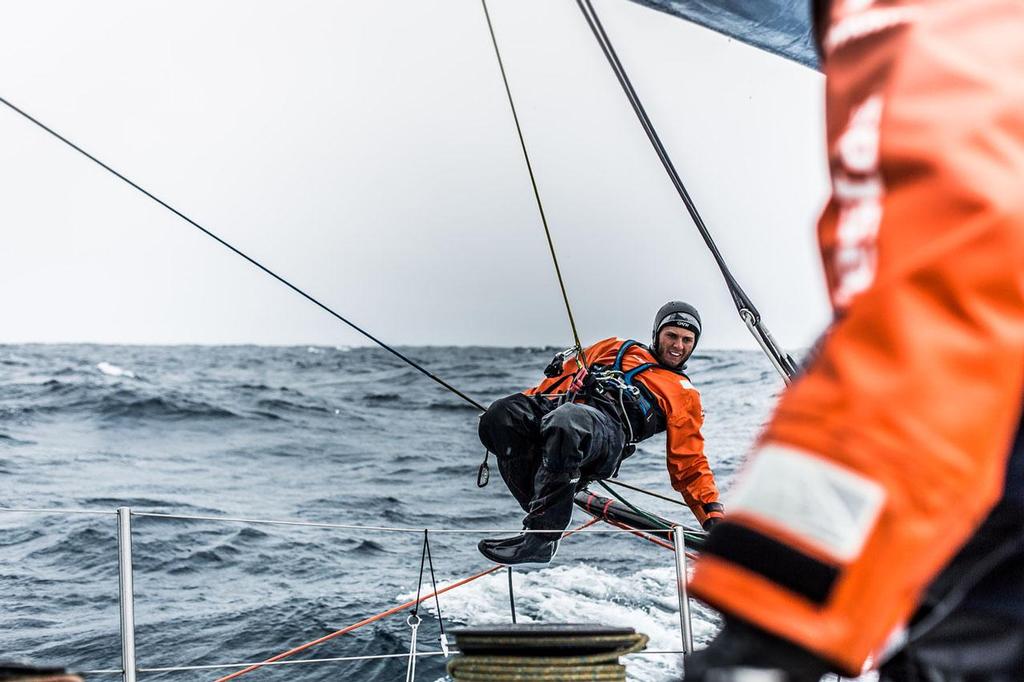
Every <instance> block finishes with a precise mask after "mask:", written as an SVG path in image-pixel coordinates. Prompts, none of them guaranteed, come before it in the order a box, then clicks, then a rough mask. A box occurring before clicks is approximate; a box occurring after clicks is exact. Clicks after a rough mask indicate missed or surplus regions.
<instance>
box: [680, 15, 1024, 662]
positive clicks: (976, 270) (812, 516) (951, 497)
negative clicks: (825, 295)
mask: <svg viewBox="0 0 1024 682" xmlns="http://www.w3.org/2000/svg"><path fill="white" fill-rule="evenodd" d="M833 5H834V7H833V9H832V12H831V16H830V17H828V18H827V21H826V22H825V24H826V26H827V32H826V33H825V34H824V36H823V38H824V39H823V43H824V53H825V57H824V64H825V70H826V77H827V79H826V100H827V103H826V109H827V125H828V131H827V132H828V149H829V160H830V166H831V174H832V186H833V194H832V198H831V200H830V202H829V204H828V206H827V207H826V209H825V212H824V214H823V215H822V217H821V220H820V223H819V238H820V244H821V252H822V257H823V260H824V265H825V270H826V275H827V279H828V287H829V292H830V294H831V296H832V302H833V306H834V308H835V310H836V320H835V322H834V323H833V325H832V326H831V328H830V329H829V330H828V332H827V334H826V335H825V336H824V337H823V339H822V341H821V342H820V343H819V345H818V348H817V349H816V353H815V354H814V356H813V357H812V358H811V359H810V360H809V362H808V365H807V367H806V370H805V373H804V375H803V376H802V377H801V378H800V379H798V380H797V381H796V382H795V383H794V384H793V385H792V386H791V387H790V388H789V389H788V390H787V391H786V392H785V394H784V395H783V396H782V398H781V400H780V402H779V405H778V408H777V410H776V413H775V415H774V417H773V418H772V420H771V421H770V423H769V424H768V426H767V428H766V429H765V432H764V433H763V435H762V438H761V441H760V444H759V446H758V448H757V450H756V451H755V452H754V453H753V456H752V457H751V461H750V463H749V465H748V466H747V468H746V470H745V471H744V473H743V475H742V476H741V478H740V479H739V481H738V483H737V485H736V487H735V489H734V491H733V496H732V497H730V498H729V505H730V506H729V514H728V515H727V516H726V518H725V520H724V521H723V522H722V523H720V524H719V525H718V526H716V528H715V530H714V531H713V532H712V533H711V535H710V538H709V543H708V548H707V551H706V552H705V553H704V554H703V555H702V557H701V558H700V559H699V560H698V562H697V565H696V568H695V573H694V577H693V580H692V589H693V592H694V593H695V594H696V595H697V596H698V597H700V598H701V599H703V600H704V601H706V602H708V603H710V604H711V605H713V606H715V607H716V608H718V609H720V610H722V611H725V612H728V613H732V614H734V615H737V616H740V617H741V618H743V619H745V620H748V621H750V622H753V623H755V624H757V625H758V626H760V627H762V628H764V629H766V630H768V631H769V632H772V633H774V634H776V635H778V636H781V637H783V638H785V639H788V640H790V641H793V642H796V643H798V644H799V645H801V646H803V647H805V648H807V649H809V650H810V651H813V652H816V653H818V654H819V655H821V656H822V657H824V658H825V659H827V660H829V661H831V662H832V663H834V664H835V665H836V666H837V667H838V668H839V669H840V670H841V671H842V672H844V673H847V674H851V675H852V674H856V673H857V672H858V671H859V670H860V669H861V667H862V666H863V665H864V664H865V662H866V661H867V660H868V659H869V658H874V659H875V660H878V658H879V655H880V652H881V651H882V650H883V649H884V646H885V643H886V641H887V640H888V639H890V637H891V636H893V635H897V634H898V631H899V629H900V628H901V626H902V624H904V623H906V622H907V619H908V618H909V617H910V614H911V613H912V612H913V610H914V609H915V607H916V605H917V603H918V601H919V599H920V596H921V594H922V591H923V589H924V588H925V587H926V586H927V585H928V583H929V582H930V581H931V580H932V579H933V578H934V577H935V575H936V574H937V573H938V572H939V571H940V570H941V569H942V567H943V566H944V565H945V564H946V562H948V561H949V560H950V558H951V557H952V556H953V555H954V553H955V552H956V551H957V550H958V548H959V547H960V546H961V545H963V543H964V542H965V541H966V540H967V538H968V537H969V536H970V534H971V533H972V532H973V530H974V528H975V527H976V526H977V525H978V524H979V523H980V522H981V521H982V519H983V518H984V516H985V515H986V513H987V512H988V510H989V509H990V508H991V507H992V505H993V504H994V503H995V502H996V500H997V499H998V498H999V496H1000V493H1001V491H1002V486H1003V482H1004V475H1005V471H1006V462H1007V458H1008V454H1009V451H1010V447H1011V443H1012V439H1013V436H1014V430H1015V428H1016V426H1017V423H1018V420H1019V418H1020V410H1021V398H1022V396H1024V38H1022V36H1024V3H1022V2H1020V1H1019V0H971V1H970V2H963V1H962V0H930V1H928V2H924V1H921V0H916V1H911V0H902V1H896V0H889V1H886V0H876V1H875V2H864V1H863V0H857V1H850V0H847V1H846V2H843V1H841V0H836V2H834V3H833Z"/></svg>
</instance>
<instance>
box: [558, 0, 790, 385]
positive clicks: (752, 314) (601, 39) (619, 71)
mask: <svg viewBox="0 0 1024 682" xmlns="http://www.w3.org/2000/svg"><path fill="white" fill-rule="evenodd" d="M576 5H577V6H578V7H579V8H580V11H581V12H582V13H583V16H584V18H585V19H586V20H587V25H588V26H590V30H591V32H592V33H593V34H594V38H595V39H596V40H597V42H598V44H599V45H600V46H601V51H602V52H603V53H604V56H605V58H606V59H607V60H608V63H609V65H611V67H612V71H614V72H615V77H616V78H617V79H618V81H619V84H620V85H621V86H622V90H623V92H625V94H626V98H627V99H628V100H629V104H630V106H632V108H633V111H634V113H636V116H637V119H638V120H639V121H640V125H641V126H642V127H643V129H644V132H645V133H647V138H648V139H649V140H650V141H651V145H652V146H653V147H654V151H655V153H656V154H657V155H658V159H659V160H660V161H661V164H662V166H664V168H665V172H666V173H668V176H669V180H671V181H672V185H673V186H674V187H675V189H676V192H677V193H678V194H679V198H680V199H682V200H683V204H684V205H685V206H686V210H687V212H689V214H690V218H691V219H692V220H693V223H694V225H696V226H697V230H698V232H700V235H701V237H702V238H703V239H704V243H705V244H706V245H707V247H708V250H709V251H710V252H711V255H712V256H713V257H714V259H715V263H717V265H718V269H719V271H721V273H722V277H723V278H724V279H725V283H726V286H727V287H728V288H729V293H730V295H731V296H732V299H733V303H735V305H736V310H737V311H738V312H739V314H740V317H741V318H742V319H743V322H744V323H745V324H746V325H747V328H748V329H750V332H751V334H753V335H754V338H755V339H757V342H758V344H760V346H761V348H762V350H764V352H765V353H766V354H767V355H768V357H769V359H770V360H771V361H772V364H773V365H775V368H776V369H777V370H778V372H779V374H781V375H782V378H783V379H784V380H785V381H786V382H787V383H789V381H790V380H791V379H792V378H793V377H794V376H795V375H796V373H797V367H796V363H795V362H794V361H793V359H792V358H791V357H789V355H788V354H786V353H784V352H782V351H781V350H780V349H779V347H778V345H777V344H776V342H775V339H774V338H772V336H771V333H769V332H768V329H767V328H766V327H765V326H764V325H763V324H762V322H761V314H760V312H758V310H757V308H756V307H755V306H754V303H753V301H751V300H750V297H749V296H747V294H746V292H744V291H743V289H742V287H740V285H739V282H737V281H736V278H735V277H734V276H733V274H732V273H731V272H730V271H729V268H728V266H727V265H726V263H725V259H724V258H723V257H722V254H721V252H720V251H719V250H718V246H717V245H716V244H715V241H714V239H712V237H711V232H710V231H709V230H708V228H707V226H706V225H705V224H704V220H703V218H701V216H700V213H699V212H698V211H697V206H696V204H694V202H693V199H692V198H691V197H690V193H689V192H688V191H687V189H686V186H685V185H684V184H683V181H682V179H681V178H680V177H679V173H678V172H677V171H676V168H675V165H674V164H673V163H672V159H671V157H669V155H668V151H667V150H666V149H665V146H664V145H663V144H662V142H661V138H660V137H659V136H658V132H657V130H655V128H654V124H653V123H652V122H651V119H650V117H649V116H648V115H647V111H646V109H644V105H643V103H642V102H641V101H640V98H639V96H638V95H637V94H636V90H635V89H634V88H633V83H632V82H631V81H630V80H629V76H628V75H626V71H625V69H624V68H623V66H622V62H621V61H619V57H618V54H616V52H615V48H614V47H613V46H612V43H611V40H610V39H609V38H608V34H607V33H605V30H604V26H603V25H602V24H601V20H600V19H599V18H598V16H597V12H596V11H595V10H594V6H593V5H592V4H591V2H590V0H576Z"/></svg>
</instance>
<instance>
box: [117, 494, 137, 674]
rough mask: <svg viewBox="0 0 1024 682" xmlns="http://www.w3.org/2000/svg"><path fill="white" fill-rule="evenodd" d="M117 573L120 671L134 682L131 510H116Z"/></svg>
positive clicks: (127, 508) (133, 593) (125, 508)
mask: <svg viewBox="0 0 1024 682" xmlns="http://www.w3.org/2000/svg"><path fill="white" fill-rule="evenodd" d="M117 572H118V576H119V580H118V583H119V586H120V590H119V601H120V603H121V669H122V670H123V671H124V678H123V679H124V682H135V590H134V587H133V584H132V510H131V507H118V508H117Z"/></svg>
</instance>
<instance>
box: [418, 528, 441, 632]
mask: <svg viewBox="0 0 1024 682" xmlns="http://www.w3.org/2000/svg"><path fill="white" fill-rule="evenodd" d="M427 532H428V531H427V529H426V528H424V529H423V548H424V549H426V551H427V565H428V566H430V586H431V587H432V588H434V605H435V606H437V624H438V626H439V627H440V628H441V639H442V641H443V640H444V636H445V635H444V619H443V618H441V599H440V597H439V596H438V594H437V579H436V578H435V577H434V559H433V557H431V556H430V538H429V536H428V535H427ZM422 570H423V569H422V568H421V569H420V571H421V577H422Z"/></svg>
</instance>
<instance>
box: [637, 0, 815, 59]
mask: <svg viewBox="0 0 1024 682" xmlns="http://www.w3.org/2000/svg"><path fill="white" fill-rule="evenodd" d="M632 1H633V2H636V3H638V4H640V5H645V6H647V7H651V8H653V9H656V10H659V11H662V12H667V13H668V14H673V15H675V16H677V17H681V18H683V19H686V20H687V21H692V22H693V23H695V24H699V25H701V26H704V27H706V28H710V29H711V30H713V31H717V32H719V33H722V34H724V35H727V36H729V37H730V38H735V39H736V40H741V41H743V42H744V43H747V44H748V45H753V46H754V47H758V48H760V49H762V50H766V51H768V52H771V53H773V54H777V55H779V56H781V57H785V58H786V59H791V60H793V61H795V62H799V63H800V64H803V65H804V66H809V67H811V68H813V69H817V68H819V66H818V53H817V50H816V49H815V47H814V40H813V25H814V24H813V22H812V19H811V2H810V0H632Z"/></svg>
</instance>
